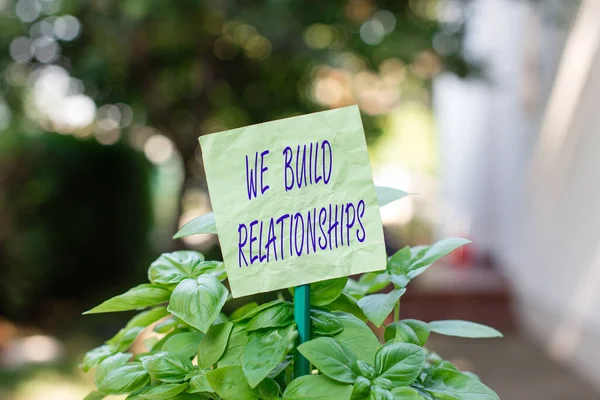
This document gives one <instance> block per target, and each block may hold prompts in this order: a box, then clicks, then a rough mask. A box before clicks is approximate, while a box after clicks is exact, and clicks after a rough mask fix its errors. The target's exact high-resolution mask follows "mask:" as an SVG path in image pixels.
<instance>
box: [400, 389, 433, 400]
mask: <svg viewBox="0 0 600 400" xmlns="http://www.w3.org/2000/svg"><path fill="white" fill-rule="evenodd" d="M392 394H393V395H394V400H425V397H423V396H421V394H420V393H419V392H418V391H417V390H416V389H414V388H411V387H409V386H400V387H397V388H394V389H392Z"/></svg>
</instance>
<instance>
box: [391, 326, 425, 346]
mask: <svg viewBox="0 0 600 400" xmlns="http://www.w3.org/2000/svg"><path fill="white" fill-rule="evenodd" d="M383 338H384V340H385V341H386V342H389V341H390V340H393V341H394V343H412V344H416V345H419V346H421V341H420V340H419V337H418V336H417V333H416V332H415V331H414V330H413V329H412V328H411V327H410V326H409V325H407V324H405V323H404V322H401V321H395V322H392V323H391V324H389V325H388V326H386V327H385V332H384V335H383Z"/></svg>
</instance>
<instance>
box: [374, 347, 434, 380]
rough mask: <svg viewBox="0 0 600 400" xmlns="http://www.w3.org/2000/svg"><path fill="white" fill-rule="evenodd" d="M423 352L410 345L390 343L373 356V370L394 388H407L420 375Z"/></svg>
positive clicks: (423, 357)
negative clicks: (387, 380)
mask: <svg viewBox="0 0 600 400" xmlns="http://www.w3.org/2000/svg"><path fill="white" fill-rule="evenodd" d="M424 364H425V351H424V350H423V349H422V348H421V347H419V346H416V345H414V344H410V343H392V344H388V345H385V346H383V347H382V348H381V349H380V350H379V351H378V352H377V354H376V355H375V369H376V370H377V375H378V376H379V377H381V378H387V379H389V380H390V381H391V382H392V383H393V384H394V386H407V385H409V384H410V383H411V382H413V381H414V380H415V379H416V378H417V377H418V376H419V374H420V373H421V370H422V369H423V366H424Z"/></svg>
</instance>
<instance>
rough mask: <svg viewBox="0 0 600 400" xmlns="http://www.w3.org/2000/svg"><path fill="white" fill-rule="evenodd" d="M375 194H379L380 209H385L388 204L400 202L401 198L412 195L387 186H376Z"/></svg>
mask: <svg viewBox="0 0 600 400" xmlns="http://www.w3.org/2000/svg"><path fill="white" fill-rule="evenodd" d="M375 193H376V194H377V201H378V202H379V207H383V206H385V205H387V204H390V203H392V202H394V201H396V200H400V199H401V198H403V197H406V196H408V195H410V194H412V193H406V192H404V191H402V190H399V189H394V188H391V187H387V186H375Z"/></svg>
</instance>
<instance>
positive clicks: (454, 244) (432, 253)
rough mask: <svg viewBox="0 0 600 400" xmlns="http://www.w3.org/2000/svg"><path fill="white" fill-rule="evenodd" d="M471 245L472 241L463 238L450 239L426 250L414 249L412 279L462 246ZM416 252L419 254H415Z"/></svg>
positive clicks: (411, 268) (411, 266) (411, 269)
mask: <svg viewBox="0 0 600 400" xmlns="http://www.w3.org/2000/svg"><path fill="white" fill-rule="evenodd" d="M469 243H471V241H470V240H467V239H462V238H449V239H444V240H440V241H439V242H437V243H435V244H433V245H431V246H427V247H424V248H413V249H412V251H411V253H412V260H411V265H410V278H411V279H412V278H414V277H415V276H417V275H420V274H421V273H423V272H424V271H425V270H426V269H427V268H429V267H430V266H431V264H433V263H434V262H435V261H437V260H439V259H440V258H442V257H444V256H446V255H448V254H450V253H452V252H453V251H454V250H456V249H458V248H459V247H461V246H464V245H466V244H469ZM415 252H416V253H417V254H415Z"/></svg>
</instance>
